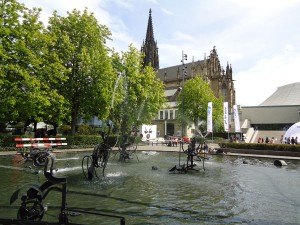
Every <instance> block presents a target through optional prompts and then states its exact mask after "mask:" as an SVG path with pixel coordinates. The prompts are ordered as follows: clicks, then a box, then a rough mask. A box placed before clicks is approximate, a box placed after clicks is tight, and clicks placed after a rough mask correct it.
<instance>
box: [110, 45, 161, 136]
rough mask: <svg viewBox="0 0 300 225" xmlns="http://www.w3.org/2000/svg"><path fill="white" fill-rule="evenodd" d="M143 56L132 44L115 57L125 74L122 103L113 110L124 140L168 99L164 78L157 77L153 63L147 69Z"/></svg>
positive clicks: (117, 68)
mask: <svg viewBox="0 0 300 225" xmlns="http://www.w3.org/2000/svg"><path fill="white" fill-rule="evenodd" d="M142 57H143V55H142V54H141V53H140V52H139V51H138V50H137V49H136V48H134V47H133V46H132V45H130V46H129V50H128V51H127V52H124V53H123V54H122V56H119V55H118V54H114V57H113V58H114V59H113V65H114V66H115V69H116V70H119V71H121V72H122V74H123V78H122V84H121V85H119V86H118V89H117V91H118V93H117V96H118V97H117V98H116V99H118V100H117V102H118V103H117V105H116V107H115V108H114V109H113V111H114V118H115V120H116V123H117V125H119V127H120V133H121V137H123V138H124V137H125V140H124V141H126V137H128V136H129V135H130V133H131V131H132V128H133V127H137V126H139V125H141V124H143V123H150V122H151V120H152V119H153V118H154V117H155V115H156V114H157V112H158V111H159V110H160V109H161V108H162V106H163V104H164V103H165V101H166V99H165V97H164V85H163V83H162V81H160V80H158V79H157V78H156V71H155V70H154V69H153V67H152V66H146V67H145V68H144V69H143V64H142V62H143V61H142ZM122 96H123V97H122Z"/></svg>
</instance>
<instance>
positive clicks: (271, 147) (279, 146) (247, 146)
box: [220, 142, 300, 152]
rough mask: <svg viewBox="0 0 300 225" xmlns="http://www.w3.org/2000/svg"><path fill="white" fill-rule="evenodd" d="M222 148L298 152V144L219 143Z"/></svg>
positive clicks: (299, 147)
mask: <svg viewBox="0 0 300 225" xmlns="http://www.w3.org/2000/svg"><path fill="white" fill-rule="evenodd" d="M220 146H221V147H222V148H234V149H255V150H274V151H297V152H300V145H288V144H262V143H244V142H243V143H235V142H229V143H220Z"/></svg>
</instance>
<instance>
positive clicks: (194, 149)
mask: <svg viewBox="0 0 300 225" xmlns="http://www.w3.org/2000/svg"><path fill="white" fill-rule="evenodd" d="M181 151H182V152H183V153H185V154H186V155H187V158H186V163H184V164H181V162H180V153H181ZM207 154H208V146H207V144H206V143H205V142H199V145H198V146H196V138H195V137H194V138H192V139H191V142H190V144H189V145H188V147H187V149H184V147H183V142H182V141H181V142H180V152H179V166H176V165H175V166H174V167H172V168H171V169H170V170H169V171H170V172H180V173H187V172H188V171H189V170H196V171H197V169H195V168H194V167H195V166H197V165H196V164H195V163H194V161H196V160H197V161H202V162H203V165H202V167H203V170H205V167H204V161H205V160H208V157H207Z"/></svg>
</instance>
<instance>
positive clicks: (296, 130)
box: [283, 122, 300, 143]
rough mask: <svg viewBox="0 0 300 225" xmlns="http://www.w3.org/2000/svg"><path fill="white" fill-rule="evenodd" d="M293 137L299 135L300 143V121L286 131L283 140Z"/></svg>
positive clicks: (299, 140)
mask: <svg viewBox="0 0 300 225" xmlns="http://www.w3.org/2000/svg"><path fill="white" fill-rule="evenodd" d="M292 137H293V138H296V137H297V139H298V143H299V142H300V122H298V123H295V124H294V125H292V126H291V127H290V128H289V129H288V130H287V131H286V132H285V134H284V136H283V141H285V140H287V139H288V138H290V139H292Z"/></svg>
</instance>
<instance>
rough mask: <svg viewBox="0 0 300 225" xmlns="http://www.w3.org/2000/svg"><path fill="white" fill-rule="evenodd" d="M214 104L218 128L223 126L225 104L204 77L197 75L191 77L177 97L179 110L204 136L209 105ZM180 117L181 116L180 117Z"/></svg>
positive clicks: (215, 120) (214, 117) (214, 115)
mask: <svg viewBox="0 0 300 225" xmlns="http://www.w3.org/2000/svg"><path fill="white" fill-rule="evenodd" d="M209 102H212V104H213V123H214V125H215V126H214V127H215V128H216V129H221V128H222V126H223V125H222V121H223V116H222V115H223V114H222V113H223V104H222V100H221V99H219V98H216V97H215V96H214V94H213V91H212V90H211V88H210V86H209V84H208V83H207V82H206V81H204V80H203V78H202V77H200V76H196V77H195V78H192V79H189V80H188V81H187V82H186V83H185V85H184V87H183V91H181V92H180V94H179V95H178V99H177V105H178V111H179V112H182V111H183V112H184V119H185V120H186V121H188V122H190V123H193V124H194V126H195V129H196V130H197V131H198V133H199V134H200V136H201V137H203V133H204V129H205V126H203V124H204V122H205V124H206V121H207V105H208V103H209ZM179 119H180V118H179Z"/></svg>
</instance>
